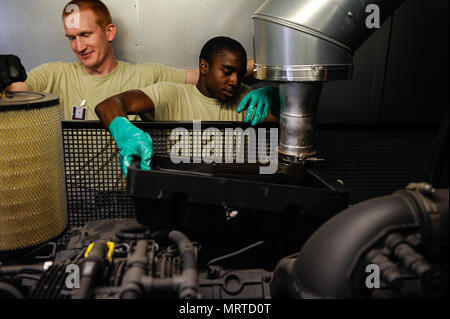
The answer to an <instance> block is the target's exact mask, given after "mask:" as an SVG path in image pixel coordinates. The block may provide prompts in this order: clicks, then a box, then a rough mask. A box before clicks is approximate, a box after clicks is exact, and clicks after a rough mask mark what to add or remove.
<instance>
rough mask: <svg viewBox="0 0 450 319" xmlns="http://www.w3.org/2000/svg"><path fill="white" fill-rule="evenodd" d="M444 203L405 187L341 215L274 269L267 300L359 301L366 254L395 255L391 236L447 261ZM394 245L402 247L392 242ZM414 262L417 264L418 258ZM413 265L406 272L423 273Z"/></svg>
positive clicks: (431, 193) (429, 191)
mask: <svg viewBox="0 0 450 319" xmlns="http://www.w3.org/2000/svg"><path fill="white" fill-rule="evenodd" d="M448 199H449V193H448V189H442V190H437V191H435V190H434V189H433V188H432V187H431V186H430V185H428V184H410V185H409V186H408V189H407V190H401V191H398V192H395V193H394V194H392V195H389V196H383V197H378V198H375V199H371V200H367V201H364V202H362V203H359V204H358V205H355V206H353V207H351V208H348V209H346V210H344V211H343V212H341V213H339V214H338V215H336V216H334V217H333V218H332V219H330V220H329V221H327V222H326V223H325V224H323V225H322V226H321V227H320V228H319V229H318V230H317V231H316V232H315V233H314V234H313V235H312V236H311V237H310V238H309V239H308V241H307V242H306V243H305V245H304V246H303V247H302V249H301V251H300V253H299V254H298V257H291V258H285V259H284V260H282V261H281V262H280V263H279V264H278V266H277V269H275V273H274V278H273V281H272V283H271V295H272V297H273V298H285V297H292V298H360V297H363V296H364V295H365V294H366V293H367V289H366V285H365V282H366V281H365V280H366V278H367V276H368V274H367V273H366V266H367V265H368V264H370V263H371V262H370V257H369V258H368V254H369V253H371V252H373V251H374V250H376V249H384V248H385V247H386V246H389V245H391V246H392V247H391V248H393V249H396V247H394V245H392V238H393V237H392V236H390V237H389V235H393V234H395V235H396V236H394V237H396V238H407V236H413V238H416V239H419V245H415V246H417V247H420V248H421V253H423V254H424V255H426V257H428V258H431V259H433V258H439V256H443V255H448V231H449V223H448ZM398 234H401V235H398ZM388 237H389V240H388V241H387V242H386V239H387V238H388ZM400 244H402V245H403V244H404V241H398V245H400ZM398 247H400V248H401V246H398ZM371 255H374V254H373V253H372V254H371ZM375 255H376V254H375ZM396 255H397V256H403V257H402V258H403V259H404V260H411V258H409V259H408V258H407V257H408V256H415V255H414V254H411V253H409V255H408V256H406V257H404V255H405V254H403V255H402V253H401V252H398V251H396ZM416 257H417V256H416ZM416 261H417V262H419V263H420V262H422V263H423V260H422V259H420V258H416V260H413V262H416ZM447 262H448V261H447ZM417 265H419V266H420V264H417V263H416V264H415V265H409V266H411V267H412V268H414V267H416V268H420V269H424V268H423V267H422V266H421V267H417ZM420 269H419V270H418V271H422V270H420ZM394 279H395V278H394Z"/></svg>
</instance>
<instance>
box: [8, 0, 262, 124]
mask: <svg viewBox="0 0 450 319" xmlns="http://www.w3.org/2000/svg"><path fill="white" fill-rule="evenodd" d="M62 17H63V23H64V29H65V32H66V36H67V38H68V39H69V41H70V45H71V48H72V50H73V52H74V53H75V55H76V56H77V58H78V60H79V61H77V62H72V63H63V62H54V63H47V64H44V65H41V66H39V67H37V68H35V69H33V70H32V71H30V72H29V74H28V78H27V79H26V81H24V79H25V78H26V74H25V75H24V74H23V72H25V71H24V69H23V67H22V66H21V65H20V60H19V62H18V63H17V60H12V59H11V56H0V83H4V84H2V86H1V87H0V88H1V89H3V88H4V86H7V85H10V84H11V83H12V82H15V81H24V82H16V83H13V84H12V85H11V86H10V88H9V89H10V90H11V91H36V92H47V93H54V94H56V95H58V96H59V97H60V103H61V105H62V106H63V107H64V118H65V119H66V120H97V119H98V118H97V116H96V114H95V112H94V108H95V106H96V105H97V104H98V103H100V102H101V101H103V100H104V99H106V98H108V97H110V96H112V95H115V94H118V93H121V92H124V91H127V90H132V89H138V88H142V87H147V86H149V85H151V84H154V83H158V82H175V83H190V84H196V81H197V80H198V70H184V69H177V68H173V67H169V66H166V65H162V64H157V63H142V64H132V63H128V62H123V61H118V60H117V59H116V58H115V55H114V51H113V47H112V41H113V40H114V38H115V35H116V31H117V29H116V26H115V25H114V24H113V21H112V18H111V15H110V13H109V10H108V8H107V7H106V5H105V4H104V3H103V2H101V1H99V0H73V1H70V2H69V3H68V4H67V5H66V6H65V7H64V10H63V13H62ZM11 63H13V65H12V66H11V65H10V64H11ZM251 65H252V64H251ZM14 67H15V68H16V69H22V70H23V72H22V74H21V75H20V76H17V75H15V74H14V72H11V71H10V69H11V68H14ZM249 73H250V74H252V73H253V71H252V66H251V67H249ZM82 102H83V105H80V104H81V103H82ZM134 119H136V118H134Z"/></svg>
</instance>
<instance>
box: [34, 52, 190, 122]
mask: <svg viewBox="0 0 450 319" xmlns="http://www.w3.org/2000/svg"><path fill="white" fill-rule="evenodd" d="M185 81H186V70H183V69H177V68H173V67H169V66H166V65H162V64H157V63H141V64H132V63H128V62H123V61H118V65H117V67H116V68H115V69H114V70H113V71H112V72H111V73H109V74H107V75H103V76H94V75H91V74H89V73H88V72H87V71H86V68H85V67H84V66H83V64H82V63H81V62H79V61H77V62H70V63H65V62H52V63H47V64H44V65H41V66H39V67H37V68H35V69H33V70H32V71H30V72H29V73H28V78H27V80H26V82H25V83H26V84H27V85H28V87H29V89H30V90H31V91H35V92H46V93H54V94H56V95H58V96H59V98H60V104H61V105H62V106H63V107H64V118H65V119H66V120H71V119H72V112H73V106H79V105H80V104H81V102H82V101H83V100H86V102H87V103H86V106H85V107H86V116H85V119H86V120H98V117H97V115H96V114H95V107H96V106H97V105H98V104H99V103H100V102H102V101H104V100H105V99H107V98H109V97H111V96H113V95H116V94H120V93H122V92H124V91H128V90H135V89H140V88H144V87H147V86H149V85H152V84H154V83H158V82H176V83H185ZM130 119H131V120H134V119H136V117H130Z"/></svg>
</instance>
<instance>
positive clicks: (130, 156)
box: [109, 116, 153, 177]
mask: <svg viewBox="0 0 450 319" xmlns="http://www.w3.org/2000/svg"><path fill="white" fill-rule="evenodd" d="M109 131H110V132H111V135H112V136H113V137H114V140H115V141H116V143H117V146H118V147H119V150H120V154H119V163H120V167H121V169H122V172H123V173H124V175H125V177H126V176H127V174H128V167H129V166H130V165H131V163H132V162H133V160H134V159H135V158H140V159H141V169H143V170H151V168H150V161H151V159H152V155H153V141H152V138H151V137H150V134H148V133H145V132H144V131H142V130H141V129H139V128H137V127H136V126H134V125H133V124H132V123H131V122H130V121H129V120H128V119H127V118H126V117H123V116H118V117H116V118H115V119H114V120H113V121H112V122H111V124H110V125H109Z"/></svg>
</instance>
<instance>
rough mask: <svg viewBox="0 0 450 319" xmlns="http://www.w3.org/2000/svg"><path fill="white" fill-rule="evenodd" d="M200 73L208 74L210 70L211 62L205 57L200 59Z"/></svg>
mask: <svg viewBox="0 0 450 319" xmlns="http://www.w3.org/2000/svg"><path fill="white" fill-rule="evenodd" d="M199 67H200V75H206V73H208V71H209V63H208V62H207V61H206V60H205V59H200V66H199Z"/></svg>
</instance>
